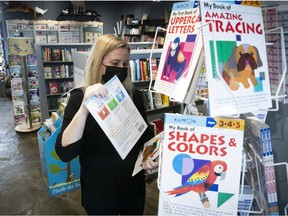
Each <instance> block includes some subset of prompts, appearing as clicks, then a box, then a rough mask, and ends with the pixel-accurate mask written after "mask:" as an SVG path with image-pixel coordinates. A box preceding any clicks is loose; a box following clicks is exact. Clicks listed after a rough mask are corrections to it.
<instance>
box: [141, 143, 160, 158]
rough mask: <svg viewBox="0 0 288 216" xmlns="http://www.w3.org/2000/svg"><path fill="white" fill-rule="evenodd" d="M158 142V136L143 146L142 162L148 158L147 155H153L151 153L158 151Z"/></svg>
mask: <svg viewBox="0 0 288 216" xmlns="http://www.w3.org/2000/svg"><path fill="white" fill-rule="evenodd" d="M158 142H159V138H158V139H156V140H155V141H154V142H153V144H152V145H149V146H147V147H146V148H145V150H144V153H143V159H142V162H144V161H145V160H146V159H147V158H148V156H149V155H150V156H151V157H153V155H154V154H155V153H156V152H157V151H158V149H157V144H158Z"/></svg>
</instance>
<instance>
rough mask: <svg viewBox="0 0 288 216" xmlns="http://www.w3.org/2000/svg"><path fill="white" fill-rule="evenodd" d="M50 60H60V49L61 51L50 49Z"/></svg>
mask: <svg viewBox="0 0 288 216" xmlns="http://www.w3.org/2000/svg"><path fill="white" fill-rule="evenodd" d="M51 61H62V51H61V49H52V52H51Z"/></svg>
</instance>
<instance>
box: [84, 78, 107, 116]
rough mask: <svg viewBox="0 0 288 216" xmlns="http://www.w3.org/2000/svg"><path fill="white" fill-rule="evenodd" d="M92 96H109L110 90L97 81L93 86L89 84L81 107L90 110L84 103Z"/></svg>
mask: <svg viewBox="0 0 288 216" xmlns="http://www.w3.org/2000/svg"><path fill="white" fill-rule="evenodd" d="M91 96H100V97H102V98H105V97H107V96H108V90H107V88H106V87H105V86H104V85H103V84H101V83H96V84H94V85H91V86H88V87H87V88H85V90H84V97H83V101H82V105H81V108H84V109H85V110H86V111H87V112H88V110H87V108H86V106H85V105H84V103H85V101H86V100H88V99H89V98H90V97H91Z"/></svg>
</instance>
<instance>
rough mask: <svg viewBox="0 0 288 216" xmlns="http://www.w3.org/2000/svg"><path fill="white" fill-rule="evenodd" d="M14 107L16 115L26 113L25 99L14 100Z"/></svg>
mask: <svg viewBox="0 0 288 216" xmlns="http://www.w3.org/2000/svg"><path fill="white" fill-rule="evenodd" d="M13 108H14V115H22V114H25V103H24V101H14V103H13Z"/></svg>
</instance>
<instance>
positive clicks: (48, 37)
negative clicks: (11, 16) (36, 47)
mask: <svg viewBox="0 0 288 216" xmlns="http://www.w3.org/2000/svg"><path fill="white" fill-rule="evenodd" d="M57 41H58V36H57V35H56V34H50V33H48V34H37V35H36V37H35V42H36V43H37V44H47V43H48V44H55V43H57Z"/></svg>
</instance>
